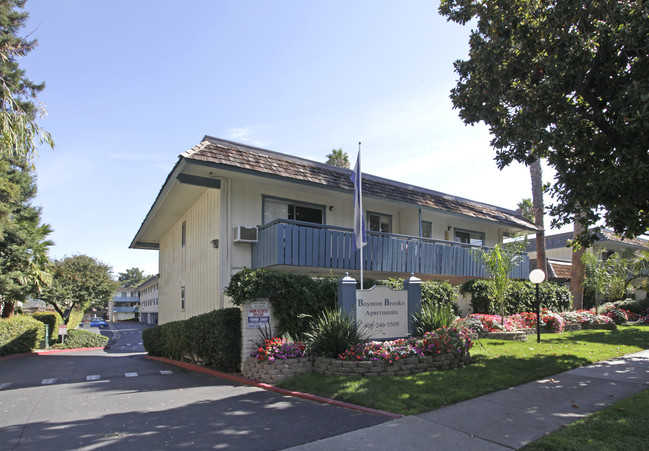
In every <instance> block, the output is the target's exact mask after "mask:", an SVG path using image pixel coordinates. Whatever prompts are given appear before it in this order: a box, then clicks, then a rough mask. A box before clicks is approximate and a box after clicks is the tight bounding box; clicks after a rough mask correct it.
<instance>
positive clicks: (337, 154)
mask: <svg viewBox="0 0 649 451" xmlns="http://www.w3.org/2000/svg"><path fill="white" fill-rule="evenodd" d="M327 164H330V165H332V166H338V167H339V168H345V169H349V156H348V155H347V152H343V150H342V149H332V150H331V153H330V154H328V155H327Z"/></svg>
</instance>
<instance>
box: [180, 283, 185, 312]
mask: <svg viewBox="0 0 649 451" xmlns="http://www.w3.org/2000/svg"><path fill="white" fill-rule="evenodd" d="M180 310H185V287H184V286H182V287H180Z"/></svg>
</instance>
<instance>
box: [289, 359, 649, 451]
mask: <svg viewBox="0 0 649 451" xmlns="http://www.w3.org/2000/svg"><path fill="white" fill-rule="evenodd" d="M647 389H649V350H646V351H642V352H639V353H636V354H629V355H626V356H624V357H621V358H618V359H614V360H608V361H604V362H599V363H596V364H593V365H589V366H585V367H581V368H576V369H574V370H571V371H567V372H565V373H561V374H558V375H556V376H554V377H550V378H546V379H542V380H539V381H536V382H531V383H528V384H524V385H520V386H518V387H513V388H510V389H508V390H502V391H499V392H495V393H491V394H489V395H485V396H481V397H479V398H475V399H471V400H469V401H464V402H461V403H458V404H455V405H452V406H449V407H443V408H441V409H437V410H433V411H431V412H427V413H421V414H418V415H411V416H407V417H403V418H400V419H397V420H392V421H389V422H386V423H382V424H379V425H377V426H372V427H369V428H366V429H360V430H357V431H354V432H349V433H347V434H343V435H339V436H336V437H331V438H327V439H324V440H319V441H316V442H312V443H307V444H305V445H301V446H297V447H295V448H290V449H292V450H340V449H346V450H354V449H375V450H382V449H385V450H388V449H390V450H394V449H396V450H398V449H402V450H406V449H435V450H446V449H448V450H454V451H455V450H458V449H467V450H503V449H518V448H521V447H522V446H525V445H526V444H528V443H530V442H533V441H534V440H536V439H538V438H541V437H543V436H544V435H546V434H548V433H550V432H554V431H556V430H558V429H560V428H561V427H562V426H564V425H567V424H569V423H572V422H573V421H575V420H578V419H580V418H583V417H586V416H588V415H590V414H591V413H593V412H596V411H598V410H601V409H603V408H604V407H606V406H609V405H611V404H613V403H614V402H616V401H619V400H621V399H623V398H626V397H629V396H632V395H635V394H637V393H640V392H641V391H644V390H647Z"/></svg>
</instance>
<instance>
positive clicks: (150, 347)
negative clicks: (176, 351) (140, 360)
mask: <svg viewBox="0 0 649 451" xmlns="http://www.w3.org/2000/svg"><path fill="white" fill-rule="evenodd" d="M142 344H143V346H144V349H146V351H147V352H148V353H149V355H152V356H155V357H163V356H164V351H163V349H164V346H163V342H162V326H154V327H149V328H148V329H144V330H143V331H142Z"/></svg>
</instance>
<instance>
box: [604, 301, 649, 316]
mask: <svg viewBox="0 0 649 451" xmlns="http://www.w3.org/2000/svg"><path fill="white" fill-rule="evenodd" d="M613 305H614V306H616V307H617V308H619V309H623V310H628V311H630V312H632V313H635V314H636V315H642V314H644V313H645V312H646V311H647V307H649V298H647V299H644V300H642V301H636V300H635V299H630V298H628V299H625V300H623V301H617V302H614V303H613Z"/></svg>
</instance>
